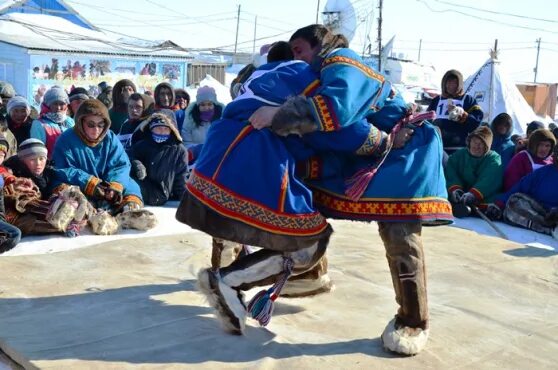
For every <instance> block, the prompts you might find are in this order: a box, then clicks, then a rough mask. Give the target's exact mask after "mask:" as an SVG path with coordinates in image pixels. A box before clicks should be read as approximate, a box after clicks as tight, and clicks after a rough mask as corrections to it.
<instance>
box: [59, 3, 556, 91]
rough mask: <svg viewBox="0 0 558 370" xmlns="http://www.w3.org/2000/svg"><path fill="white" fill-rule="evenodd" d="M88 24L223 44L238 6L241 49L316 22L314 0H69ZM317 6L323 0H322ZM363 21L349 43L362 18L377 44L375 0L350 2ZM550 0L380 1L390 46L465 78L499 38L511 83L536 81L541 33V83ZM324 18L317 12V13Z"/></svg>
mask: <svg viewBox="0 0 558 370" xmlns="http://www.w3.org/2000/svg"><path fill="white" fill-rule="evenodd" d="M67 2H68V3H69V4H70V5H71V6H73V7H74V8H75V9H76V10H78V11H79V12H80V13H81V14H82V15H83V16H84V17H85V18H87V19H88V20H90V21H91V22H92V23H93V24H95V25H97V26H99V27H101V28H103V29H107V30H113V31H116V32H120V33H123V34H129V35H133V36H136V37H140V38H145V39H156V40H161V39H170V40H173V41H175V42H177V43H179V44H180V45H182V46H184V47H192V48H210V47H227V48H228V49H230V50H232V49H233V48H234V43H235V33H236V15H237V5H241V13H240V27H239V37H238V42H239V44H238V50H240V51H248V52H251V51H252V49H253V38H254V21H255V17H256V15H257V16H258V22H257V27H256V43H255V47H256V50H258V49H259V47H260V46H261V45H262V44H264V43H269V42H272V41H276V40H282V39H283V40H284V39H288V37H289V36H290V34H291V33H292V31H293V30H295V29H297V28H299V27H302V26H305V25H308V24H310V23H314V22H315V20H316V10H317V5H318V1H317V0H279V1H270V0H238V1H230V0H203V1H198V0H194V1H193V0H175V1H173V2H169V1H167V0H119V1H114V0H95V1H94V2H92V1H88V0H75V1H73V0H67ZM319 3H320V8H323V6H324V5H325V3H326V0H320V1H319ZM352 3H353V6H354V8H355V9H356V13H357V18H358V19H359V20H358V23H360V27H359V29H358V31H357V33H356V35H355V37H354V39H353V41H352V43H351V47H353V48H354V49H355V50H358V51H361V50H362V48H363V44H364V42H365V40H366V34H367V32H366V24H365V22H364V20H365V16H366V15H370V17H369V18H370V19H373V23H372V24H370V25H369V29H370V34H369V37H370V40H371V42H372V46H373V47H374V48H377V43H376V37H377V17H378V13H379V12H378V3H379V0H352ZM552 3H553V2H552V1H549V0H529V1H525V0H486V1H482V2H481V1H472V0H461V1H455V0H447V1H445V0H384V8H383V31H382V34H383V41H384V43H385V42H387V41H388V40H389V38H391V36H393V35H395V36H396V38H395V44H394V52H395V53H397V54H399V53H402V54H404V55H405V56H406V57H408V58H410V59H415V60H416V59H417V58H418V49H419V40H421V39H422V50H421V62H425V63H432V64H433V65H434V66H435V67H436V68H437V69H438V70H439V71H440V72H442V73H443V72H444V71H445V70H447V69H449V68H456V69H459V70H461V71H462V72H463V74H464V75H465V76H468V75H469V74H471V73H473V72H474V70H475V69H476V68H478V67H479V66H480V65H481V64H482V63H483V62H484V61H485V60H486V59H487V58H488V50H489V49H490V48H491V47H493V45H494V40H495V39H498V49H499V50H500V54H499V55H500V60H501V61H502V67H503V68H504V70H505V71H506V72H507V73H508V75H509V76H510V77H511V78H512V79H513V80H515V81H518V82H519V81H529V82H531V81H533V76H534V74H533V68H534V66H535V60H536V40H537V39H538V38H539V37H540V38H541V39H542V42H541V50H540V56H539V72H538V76H537V81H538V82H558V10H557V8H556V7H555V6H554V5H551V4H552ZM319 20H320V22H321V15H320V17H319Z"/></svg>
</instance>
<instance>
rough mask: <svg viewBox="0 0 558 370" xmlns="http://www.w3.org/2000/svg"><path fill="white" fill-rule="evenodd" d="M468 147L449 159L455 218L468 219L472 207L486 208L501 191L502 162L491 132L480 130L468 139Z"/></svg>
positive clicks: (449, 183)
mask: <svg viewBox="0 0 558 370" xmlns="http://www.w3.org/2000/svg"><path fill="white" fill-rule="evenodd" d="M466 144H467V147H466V148H462V149H459V150H458V151H456V152H455V153H453V154H452V155H450V157H449V159H448V164H447V166H446V168H445V174H446V183H447V187H448V194H449V200H450V202H451V203H452V206H454V214H455V216H456V217H465V216H468V215H469V213H470V209H469V208H468V207H470V206H479V207H480V208H481V209H483V208H485V207H486V205H487V204H488V203H491V202H493V201H494V198H495V197H496V195H497V194H498V193H499V192H500V189H501V187H502V172H503V169H502V162H501V160H500V155H499V154H498V153H496V152H494V151H492V150H490V147H491V145H492V132H491V131H490V129H489V128H488V127H486V126H480V127H478V128H477V129H476V130H474V131H473V132H471V133H470V134H469V135H468V136H467V140H466Z"/></svg>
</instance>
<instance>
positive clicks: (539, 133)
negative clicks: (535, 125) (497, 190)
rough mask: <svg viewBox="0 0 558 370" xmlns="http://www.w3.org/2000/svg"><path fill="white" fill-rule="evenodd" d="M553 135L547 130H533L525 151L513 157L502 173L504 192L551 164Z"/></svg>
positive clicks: (554, 141) (554, 142)
mask: <svg viewBox="0 0 558 370" xmlns="http://www.w3.org/2000/svg"><path fill="white" fill-rule="evenodd" d="M555 145H556V139H555V138H554V135H553V134H552V133H551V132H550V131H548V130H547V129H544V128H542V129H538V130H535V131H534V132H533V133H531V135H530V136H529V141H528V143H527V149H524V150H522V151H521V152H519V153H517V154H516V155H514V156H513V158H512V159H511V161H510V162H509V164H508V166H507V167H506V169H505V172H504V191H508V190H510V189H511V188H512V187H513V186H514V185H515V184H517V183H518V182H519V180H521V178H523V176H525V175H528V174H530V173H531V172H533V171H535V170H536V169H538V168H541V167H542V166H545V165H547V164H551V163H552V156H551V154H552V150H553V148H554V146H555Z"/></svg>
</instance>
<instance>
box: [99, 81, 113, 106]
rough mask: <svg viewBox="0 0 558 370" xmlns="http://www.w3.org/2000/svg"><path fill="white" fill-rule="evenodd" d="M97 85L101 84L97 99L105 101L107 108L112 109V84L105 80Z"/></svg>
mask: <svg viewBox="0 0 558 370" xmlns="http://www.w3.org/2000/svg"><path fill="white" fill-rule="evenodd" d="M97 86H99V90H100V92H99V95H97V100H99V101H100V102H101V103H103V104H104V105H105V107H107V109H112V86H110V85H109V84H107V83H106V82H105V81H103V82H100V83H99V84H98V85H97Z"/></svg>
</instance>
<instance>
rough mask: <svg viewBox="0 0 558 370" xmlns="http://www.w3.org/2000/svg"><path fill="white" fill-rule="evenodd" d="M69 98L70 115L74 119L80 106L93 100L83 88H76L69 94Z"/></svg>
mask: <svg viewBox="0 0 558 370" xmlns="http://www.w3.org/2000/svg"><path fill="white" fill-rule="evenodd" d="M68 97H69V99H70V106H69V107H68V114H69V115H70V117H72V118H74V117H75V115H76V112H77V110H78V108H79V106H80V104H81V103H83V102H84V101H86V100H89V99H91V97H90V96H89V94H88V93H87V90H85V89H84V88H83V87H74V88H73V89H72V91H70V93H69V94H68Z"/></svg>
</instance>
